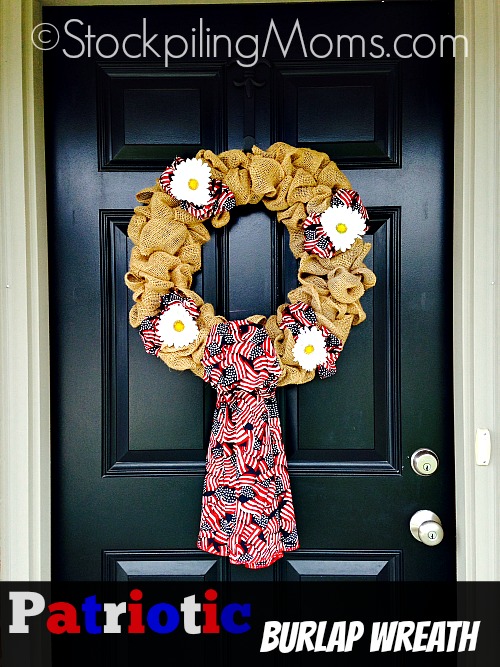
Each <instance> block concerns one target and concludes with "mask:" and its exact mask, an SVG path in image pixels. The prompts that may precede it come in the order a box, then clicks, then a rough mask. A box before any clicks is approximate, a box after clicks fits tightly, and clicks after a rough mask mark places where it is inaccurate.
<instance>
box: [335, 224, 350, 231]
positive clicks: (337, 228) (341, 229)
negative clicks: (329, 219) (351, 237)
mask: <svg viewBox="0 0 500 667" xmlns="http://www.w3.org/2000/svg"><path fill="white" fill-rule="evenodd" d="M335 229H336V230H337V231H338V233H339V234H345V233H346V231H347V225H345V224H344V223H343V222H339V224H338V225H337V226H336V227H335Z"/></svg>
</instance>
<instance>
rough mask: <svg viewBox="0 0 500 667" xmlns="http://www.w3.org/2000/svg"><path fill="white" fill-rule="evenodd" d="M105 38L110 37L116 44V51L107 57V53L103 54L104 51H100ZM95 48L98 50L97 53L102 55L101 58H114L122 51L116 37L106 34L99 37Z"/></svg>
mask: <svg viewBox="0 0 500 667" xmlns="http://www.w3.org/2000/svg"><path fill="white" fill-rule="evenodd" d="M105 37H109V38H110V39H111V40H112V41H113V42H114V43H115V50H114V51H113V53H108V54H107V55H106V54H105V53H102V51H101V49H100V46H99V45H100V43H101V39H104V38H105ZM95 48H96V51H97V53H98V54H99V55H100V57H101V58H113V57H114V56H116V54H117V53H118V51H119V49H120V44H119V43H118V40H117V39H116V37H115V36H114V35H110V34H109V33H106V34H104V35H101V36H100V37H99V39H98V40H97V42H96V43H95Z"/></svg>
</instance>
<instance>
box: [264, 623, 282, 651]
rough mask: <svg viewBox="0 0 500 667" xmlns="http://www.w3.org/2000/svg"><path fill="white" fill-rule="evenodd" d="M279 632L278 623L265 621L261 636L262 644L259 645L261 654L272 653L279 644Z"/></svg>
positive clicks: (279, 624) (279, 625)
mask: <svg viewBox="0 0 500 667" xmlns="http://www.w3.org/2000/svg"><path fill="white" fill-rule="evenodd" d="M280 632H281V623H280V622H279V621H266V622H265V623H264V634H263V635H262V643H261V645H260V652H261V653H266V652H267V651H274V649H275V648H276V647H277V646H278V644H279V643H280V638H279V634H280Z"/></svg>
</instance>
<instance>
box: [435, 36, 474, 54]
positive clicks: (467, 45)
mask: <svg viewBox="0 0 500 667" xmlns="http://www.w3.org/2000/svg"><path fill="white" fill-rule="evenodd" d="M445 39H451V41H452V42H453V57H454V58H455V57H456V54H457V39H463V40H464V56H465V57H466V58H467V56H468V55H469V42H468V40H467V37H466V36H465V35H455V36H453V35H441V50H440V54H439V55H440V56H441V58H442V57H443V55H444V40H445Z"/></svg>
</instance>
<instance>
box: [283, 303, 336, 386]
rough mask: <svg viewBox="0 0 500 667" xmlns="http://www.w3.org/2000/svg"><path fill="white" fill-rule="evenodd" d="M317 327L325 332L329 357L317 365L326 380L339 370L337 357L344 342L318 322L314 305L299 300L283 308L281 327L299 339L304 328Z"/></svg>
mask: <svg viewBox="0 0 500 667" xmlns="http://www.w3.org/2000/svg"><path fill="white" fill-rule="evenodd" d="M311 326H315V327H317V328H318V329H319V330H320V331H321V333H322V334H323V338H324V340H325V348H326V351H327V353H328V354H327V358H326V361H325V363H324V364H321V365H320V366H318V367H317V369H316V370H317V372H318V376H319V377H320V378H321V379H322V380H324V379H325V378H329V377H332V376H333V375H335V373H336V372H337V365H336V362H337V359H338V358H339V356H340V353H341V352H342V348H343V344H342V341H341V340H340V338H337V336H335V334H333V333H332V332H331V331H328V329H327V328H326V327H324V326H321V325H319V324H318V321H317V317H316V313H315V312H314V309H313V308H312V306H309V305H308V304H307V303H304V302H303V301H297V302H296V303H292V304H290V305H288V306H286V307H285V308H283V313H282V317H281V322H280V324H279V327H280V329H285V328H287V329H290V331H291V333H292V336H293V337H294V338H295V340H297V337H298V335H299V334H300V332H301V331H302V330H303V329H304V328H309V327H311Z"/></svg>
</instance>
